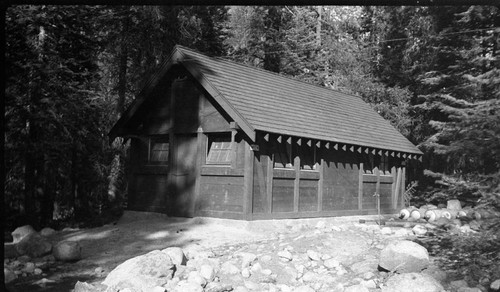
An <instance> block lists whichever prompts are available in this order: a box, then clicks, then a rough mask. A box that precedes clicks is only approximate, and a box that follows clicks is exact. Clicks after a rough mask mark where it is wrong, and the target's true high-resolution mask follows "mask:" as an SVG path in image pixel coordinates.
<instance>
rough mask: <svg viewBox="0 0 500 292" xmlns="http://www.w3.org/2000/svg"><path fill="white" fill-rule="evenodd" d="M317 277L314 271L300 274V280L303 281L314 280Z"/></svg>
mask: <svg viewBox="0 0 500 292" xmlns="http://www.w3.org/2000/svg"><path fill="white" fill-rule="evenodd" d="M316 279H317V276H316V274H315V273H313V272H311V271H307V272H306V273H305V274H304V276H302V280H303V281H304V282H312V281H314V280H316Z"/></svg>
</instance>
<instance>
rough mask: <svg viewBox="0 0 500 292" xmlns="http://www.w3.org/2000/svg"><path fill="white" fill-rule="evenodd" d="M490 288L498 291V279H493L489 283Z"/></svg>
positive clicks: (499, 283) (499, 284) (499, 286)
mask: <svg viewBox="0 0 500 292" xmlns="http://www.w3.org/2000/svg"><path fill="white" fill-rule="evenodd" d="M490 289H491V290H493V291H500V279H497V280H495V281H493V282H492V283H491V285H490Z"/></svg>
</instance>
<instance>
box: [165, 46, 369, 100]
mask: <svg viewBox="0 0 500 292" xmlns="http://www.w3.org/2000/svg"><path fill="white" fill-rule="evenodd" d="M175 47H176V48H177V47H179V48H181V49H183V50H186V51H190V52H192V53H196V54H200V55H203V56H206V57H209V58H214V59H218V60H220V61H224V62H228V63H232V64H235V65H238V66H243V67H245V68H249V69H252V70H257V71H261V72H263V73H267V74H272V75H275V76H277V77H280V78H282V79H286V80H289V81H295V82H301V83H303V84H307V85H309V86H314V87H317V88H321V89H322V90H328V91H333V92H338V93H341V94H345V95H349V96H352V97H356V98H359V99H361V100H363V98H361V96H358V95H354V94H352V93H346V92H342V91H340V90H336V89H332V88H328V87H326V86H322V85H318V84H313V83H309V82H307V81H304V80H301V79H295V78H293V77H295V76H291V75H282V74H280V73H277V72H273V71H269V70H266V69H263V68H259V67H255V66H251V65H248V64H244V63H239V62H236V61H234V60H232V59H228V57H227V56H215V55H210V54H207V53H203V52H200V51H198V50H195V49H191V48H188V47H185V46H182V45H175ZM363 101H364V100H363ZM367 103H368V102H367Z"/></svg>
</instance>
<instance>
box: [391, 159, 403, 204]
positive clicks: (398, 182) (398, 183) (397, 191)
mask: <svg viewBox="0 0 500 292" xmlns="http://www.w3.org/2000/svg"><path fill="white" fill-rule="evenodd" d="M401 176H402V173H401V167H398V174H397V178H396V187H395V192H394V201H393V204H397V201H398V198H399V196H400V193H401ZM393 207H394V209H396V208H397V205H393Z"/></svg>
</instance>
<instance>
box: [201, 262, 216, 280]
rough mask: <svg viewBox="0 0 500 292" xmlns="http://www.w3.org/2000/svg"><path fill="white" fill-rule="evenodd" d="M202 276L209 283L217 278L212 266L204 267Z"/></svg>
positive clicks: (202, 267)
mask: <svg viewBox="0 0 500 292" xmlns="http://www.w3.org/2000/svg"><path fill="white" fill-rule="evenodd" d="M200 275H201V276H202V277H203V278H205V279H206V280H207V281H209V282H211V281H213V280H214V278H215V271H214V268H213V267H212V266H211V265H202V266H201V267H200Z"/></svg>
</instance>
